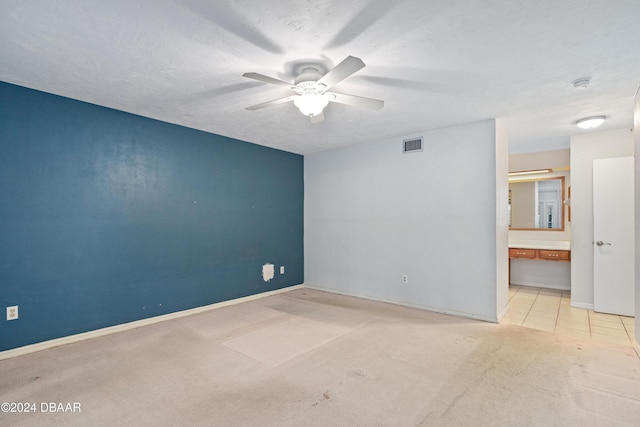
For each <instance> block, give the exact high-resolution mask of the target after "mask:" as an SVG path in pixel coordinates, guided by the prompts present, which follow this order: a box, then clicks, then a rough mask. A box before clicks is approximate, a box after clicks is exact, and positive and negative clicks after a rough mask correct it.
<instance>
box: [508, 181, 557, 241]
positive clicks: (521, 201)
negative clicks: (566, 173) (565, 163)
mask: <svg viewBox="0 0 640 427" xmlns="http://www.w3.org/2000/svg"><path fill="white" fill-rule="evenodd" d="M563 213H564V177H563V176H558V177H550V178H535V179H532V178H528V179H512V178H509V229H510V230H537V231H563V230H564V215H563Z"/></svg>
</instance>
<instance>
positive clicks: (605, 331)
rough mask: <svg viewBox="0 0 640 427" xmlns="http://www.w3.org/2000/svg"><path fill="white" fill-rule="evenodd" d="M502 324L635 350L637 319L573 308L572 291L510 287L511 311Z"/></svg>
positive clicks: (502, 320)
mask: <svg viewBox="0 0 640 427" xmlns="http://www.w3.org/2000/svg"><path fill="white" fill-rule="evenodd" d="M500 323H506V324H512V325H519V326H523V327H525V328H533V329H541V330H544V331H552V332H557V333H564V334H570V335H573V336H579V337H588V338H591V339H594V340H599V341H605V342H611V343H616V344H623V345H631V346H633V343H632V341H631V340H632V338H631V337H632V336H633V334H634V318H633V317H626V316H616V315H612V314H603V313H596V312H594V311H593V310H587V309H583V308H575V307H571V293H570V291H561V290H556V289H545V288H536V287H531V286H519V285H510V286H509V311H507V313H506V314H505V315H504V317H503V318H502V319H501V320H500Z"/></svg>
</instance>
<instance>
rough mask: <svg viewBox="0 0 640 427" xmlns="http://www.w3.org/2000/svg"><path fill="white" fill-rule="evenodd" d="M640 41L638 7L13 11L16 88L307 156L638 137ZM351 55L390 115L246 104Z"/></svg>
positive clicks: (36, 6)
mask: <svg viewBox="0 0 640 427" xmlns="http://www.w3.org/2000/svg"><path fill="white" fill-rule="evenodd" d="M639 40H640V3H639V2H638V0H536V1H531V0H483V1H479V0H431V1H426V0H404V1H392V0H349V1H344V0H341V1H340V0H315V1H313V0H232V1H227V0H224V1H223V0H209V1H206V0H184V1H180V0H174V1H171V0H83V1H72V0H67V1H64V0H28V1H27V0H25V1H18V0H0V80H2V81H6V82H9V83H15V84H18V85H22V86H27V87H31V88H35V89H39V90H43V91H46V92H51V93H55V94H59V95H64V96H67V97H70V98H75V99H80V100H83V101H88V102H92V103H95V104H99V105H104V106H107V107H111V108H116V109H119V110H124V111H128V112H132V113H136V114H140V115H142V116H147V117H152V118H155V119H159V120H163V121H167V122H171V123H177V124H181V125H184V126H188V127H192V128H196V129H202V130H205V131H209V132H213V133H217V134H220V135H225V136H229V137H233V138H237V139H241V140H245V141H250V142H254V143H257V144H262V145H266V146H269V147H275V148H279V149H283V150H287V151H292V152H295V153H300V154H307V153H312V152H315V151H320V150H325V149H328V148H335V147H340V146H345V145H350V144H356V143H364V142H371V141H379V140H383V139H389V138H399V139H401V138H402V137H403V136H407V135H414V134H415V133H417V132H420V131H424V130H429V129H434V128H439V127H444V126H449V125H454V124H459V123H465V122H470V121H476V120H482V119H488V118H494V117H495V118H504V123H505V125H506V128H507V131H508V134H509V140H510V149H511V152H512V153H521V152H532V151H543V150H550V149H560V148H567V147H568V146H569V136H570V135H572V134H577V133H581V132H585V131H581V130H579V129H578V128H576V127H575V126H574V125H573V123H574V122H575V121H576V120H577V119H579V118H582V117H585V116H590V115H606V116H608V117H609V120H608V121H607V122H606V123H605V125H603V126H602V127H601V128H599V129H598V130H607V129H618V128H624V127H628V128H631V127H632V123H633V96H634V94H635V91H636V89H637V88H638V86H639V84H640V50H639V49H638V41H639ZM347 55H353V56H356V57H359V58H361V59H362V60H363V61H364V62H365V63H366V64H367V67H366V68H364V69H362V70H360V71H358V72H357V73H356V74H354V75H352V76H351V77H349V78H348V79H347V80H344V81H343V82H341V83H340V84H338V85H337V86H336V87H335V90H336V91H340V92H344V93H350V94H354V95H360V96H367V97H371V98H378V99H383V100H385V106H384V108H383V109H382V110H380V111H368V110H362V109H358V108H357V107H348V106H344V105H340V104H335V103H332V104H330V105H329V106H328V107H327V109H326V110H325V120H324V121H323V122H321V123H317V124H311V123H310V122H309V120H308V119H307V118H306V117H304V116H303V115H301V114H300V113H299V112H298V111H297V110H296V109H295V107H294V106H293V105H292V104H291V103H288V104H282V105H278V106H274V107H270V108H267V109H262V110H257V111H247V110H245V109H244V107H246V106H250V105H253V104H257V103H260V102H263V101H269V100H272V99H276V98H280V97H284V96H286V95H288V94H289V93H290V92H289V91H288V89H286V88H283V87H278V86H273V85H269V84H265V83H261V82H258V81H254V80H249V79H246V78H243V77H242V74H243V73H245V72H251V71H253V72H258V73H262V74H266V75H269V76H273V77H276V78H279V79H284V80H287V81H292V80H293V78H294V77H295V70H297V69H298V68H299V67H300V65H301V64H304V63H318V64H319V65H321V66H322V67H324V68H325V69H330V68H331V67H333V66H334V65H336V64H337V63H339V62H340V61H342V60H343V59H344V58H345V57H346V56H347ZM581 77H591V78H592V80H591V85H590V86H589V87H588V88H582V89H576V88H574V87H573V86H572V84H571V82H572V81H573V80H575V79H578V78H581Z"/></svg>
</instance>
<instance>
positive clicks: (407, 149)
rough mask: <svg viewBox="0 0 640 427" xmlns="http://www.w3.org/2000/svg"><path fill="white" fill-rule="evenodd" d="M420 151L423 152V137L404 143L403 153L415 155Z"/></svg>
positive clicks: (406, 140)
mask: <svg viewBox="0 0 640 427" xmlns="http://www.w3.org/2000/svg"><path fill="white" fill-rule="evenodd" d="M418 151H422V137H420V138H411V139H405V140H404V141H402V152H403V153H415V152H418Z"/></svg>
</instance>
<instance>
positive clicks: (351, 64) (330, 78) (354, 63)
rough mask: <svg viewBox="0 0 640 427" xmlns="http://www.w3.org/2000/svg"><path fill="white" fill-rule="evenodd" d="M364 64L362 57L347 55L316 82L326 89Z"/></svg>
mask: <svg viewBox="0 0 640 427" xmlns="http://www.w3.org/2000/svg"><path fill="white" fill-rule="evenodd" d="M364 66H365V64H364V62H362V59H360V58H356V57H355V56H347V57H346V58H345V59H344V61H342V62H341V63H339V64H338V65H336V66H335V67H333V68H332V69H331V70H329V71H328V72H327V74H325V75H324V76H322V77H321V78H320V80H318V84H323V85H325V86H326V87H327V89H330V88H332V87H333V86H335V85H336V84H338V83H340V82H341V81H342V80H344V79H346V78H347V77H349V76H350V75H351V74H353V73H355V72H356V71H358V70H360V69H362V68H364Z"/></svg>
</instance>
